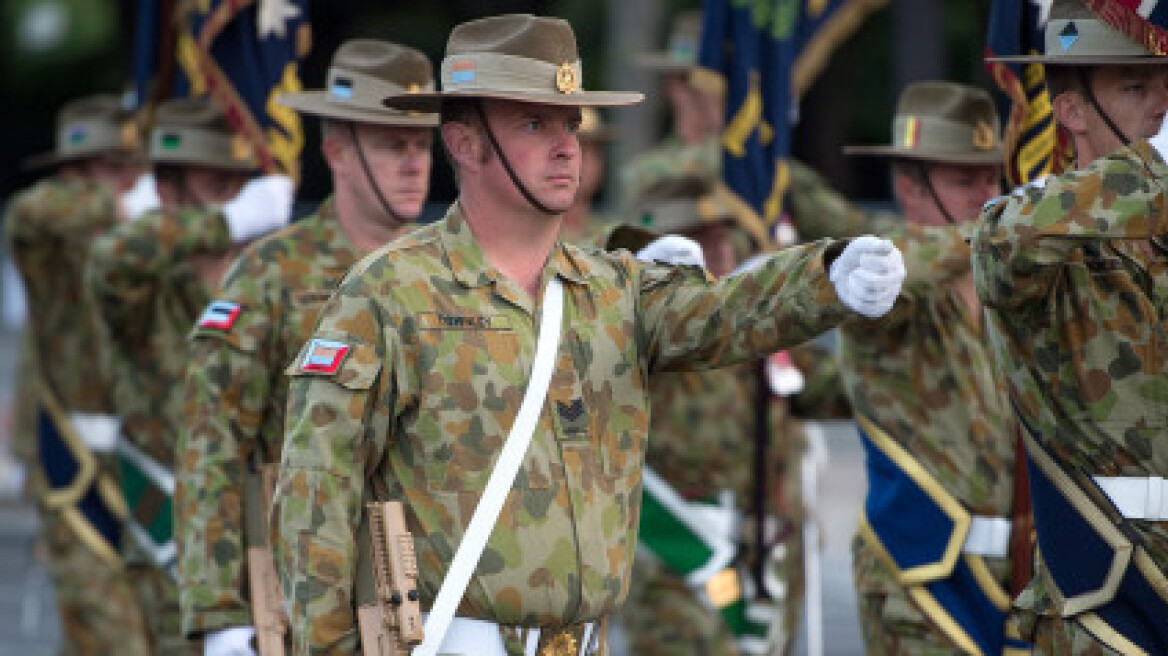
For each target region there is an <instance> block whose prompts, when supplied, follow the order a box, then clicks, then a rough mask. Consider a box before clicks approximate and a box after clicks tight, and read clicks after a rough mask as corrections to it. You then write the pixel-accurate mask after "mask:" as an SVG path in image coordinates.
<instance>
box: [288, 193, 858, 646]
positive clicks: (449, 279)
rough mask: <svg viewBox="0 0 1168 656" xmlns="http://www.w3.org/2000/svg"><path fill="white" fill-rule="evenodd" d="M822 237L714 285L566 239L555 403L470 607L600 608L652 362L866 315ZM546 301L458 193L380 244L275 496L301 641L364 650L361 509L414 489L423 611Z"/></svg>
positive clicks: (303, 408) (302, 402)
mask: <svg viewBox="0 0 1168 656" xmlns="http://www.w3.org/2000/svg"><path fill="white" fill-rule="evenodd" d="M841 245H842V244H838V243H836V244H831V243H826V242H825V243H817V244H812V245H808V246H805V247H800V248H795V249H790V250H788V251H784V252H783V253H780V254H777V255H775V256H773V257H772V258H771V259H770V260H769V261H768V262H766V263H764V264H763V265H762V266H761V267H760V268H759V269H758V270H756V271H753V272H751V273H747V274H742V275H738V276H735V277H733V278H730V279H728V280H726V281H724V282H722V283H719V284H714V283H712V282H711V281H710V280H709V279H707V278H706V277H705V275H704V273H703V272H702V271H701V270H700V269H698V268H695V267H665V266H659V265H646V264H643V263H640V262H638V261H636V260H635V259H634V258H633V257H632V256H631V255H630V254H628V253H627V252H618V253H616V254H611V255H610V254H605V253H603V252H601V251H595V250H584V249H580V248H577V247H574V246H569V245H562V244H561V245H559V246H557V247H556V248H555V249H554V251H553V253H552V254H551V256H550V258H549V260H548V263H547V265H546V266H545V269H544V274H543V278H544V280H543V281H542V282H541V287H542V286H543V285H546V282H547V279H548V278H549V277H550V276H558V277H559V278H560V279H561V280H562V281H563V282H564V295H565V302H564V305H565V318H564V329H563V339H562V342H561V344H560V347H559V351H558V356H557V367H556V371H555V373H554V374H553V376H552V381H551V385H550V388H549V391H548V398H547V400H546V402H545V404H544V407H543V412H542V414H541V416H540V419H539V423H538V426H537V428H536V430H535V433H534V436H533V439H532V442H531V446H530V447H529V449H528V451H527V454H526V458H525V461H524V464H523V466H522V468H521V470H520V473H519V475H518V477H517V478H516V480H515V484H514V488H513V490H512V491H511V493H510V495H509V496H510V498H509V499H508V501H507V503H506V505H505V507H504V509H503V512H502V514H501V516H500V518H499V521H498V524H497V525H496V530H495V531H494V532H493V533H492V535H491V537H490V540H489V543H488V546H487V549H486V550H485V552H484V554H483V556H482V559H481V560H480V562H479V566H478V575H477V577H476V578H474V579H473V580H472V583H471V585H470V588H469V589H468V591H467V594H466V597H465V598H464V600H463V604H462V607H461V608H460V611H459V612H460V614H461V615H465V616H470V617H478V618H483V619H488V620H493V621H497V622H500V623H502V624H507V625H562V624H565V623H572V622H580V621H587V620H592V619H595V618H598V617H601V616H604V615H606V614H608V613H610V612H612V610H613V609H614V608H615V607H616V606H617V605H618V604H619V603H620V602H621V600H622V599H623V597H624V595H625V592H626V590H627V577H628V569H629V565H630V563H631V561H632V556H633V547H634V545H635V542H636V532H637V522H638V510H639V504H640V489H639V481H640V471H641V463H642V461H643V458H644V449H645V441H646V436H647V432H648V427H649V399H648V392H647V382H648V377H649V375H651V374H654V373H657V372H661V371H671V370H680V369H683V368H700V367H711V366H718V365H725V364H731V363H734V362H741V361H745V360H747V359H749V358H752V357H758V356H759V355H761V354H763V353H769V352H771V351H774V350H777V349H780V348H783V347H784V346H788V345H790V344H793V343H798V342H802V341H804V340H806V339H808V338H811V337H813V336H815V335H816V334H818V333H820V332H822V331H823V330H826V329H828V328H831V327H832V326H834V325H836V324H837V323H838V322H840V321H841V320H843V319H844V318H846V317H848V316H850V312H849V311H848V310H846V309H845V308H844V307H843V306H842V305H841V304H840V303H839V301H838V300H837V299H836V296H835V291H834V289H833V288H832V286H831V283H830V282H829V281H828V280H827V276H826V271H825V270H824V260H825V258H828V259H830V257H831V255H832V253H834V252H835V251H836V249H837V248H839V246H841ZM533 305H534V302H533V301H532V299H531V298H529V296H528V294H527V293H526V292H524V291H523V290H521V289H520V288H518V287H517V286H516V285H515V284H514V283H512V282H511V281H509V280H507V279H506V278H503V277H502V276H501V275H500V274H499V273H498V272H497V271H495V270H494V269H493V268H492V267H490V266H489V265H488V264H487V262H486V260H485V257H484V255H483V252H482V250H481V249H480V247H479V245H478V243H477V242H476V241H475V239H474V237H473V235H472V233H471V231H470V228H469V227H468V226H467V225H466V223H465V221H464V219H463V218H462V216H461V213H460V211H459V210H458V206H457V204H456V205H454V206H453V207H452V209H451V210H450V212H449V213H448V214H447V217H446V218H445V219H444V220H442V221H440V222H438V223H436V224H432V225H430V226H427V227H425V228H422V229H421V230H418V231H416V232H414V233H413V234H412V235H410V236H407V237H404V238H402V239H400V240H398V241H397V242H395V243H393V244H391V245H389V246H386V247H384V248H382V249H380V250H378V251H376V252H375V253H373V254H372V255H370V256H368V257H366V258H365V259H364V260H363V261H362V262H361V263H359V264H358V265H357V266H355V267H354V269H353V270H352V272H350V274H349V276H348V277H347V278H346V280H345V281H344V282H343V283H342V284H341V286H340V288H339V289H338V291H337V292H336V294H335V295H334V296H333V298H332V299H331V300H330V301H329V302H328V303H327V304H326V305H325V308H324V310H323V311H322V313H321V320H320V324H319V326H318V327H317V330H316V333H315V335H314V338H313V340H312V341H310V342H309V343H308V344H307V345H306V346H305V349H304V351H302V353H301V354H300V355H299V356H298V357H297V360H296V361H295V362H293V364H292V365H291V366H290V367H289V369H288V371H289V375H291V376H292V378H293V380H292V383H291V387H290V390H289V402H288V419H287V428H286V430H287V435H286V440H285V444H284V453H283V458H282V461H281V473H280V480H279V483H278V485H277V489H276V498H275V502H274V508H273V522H274V523H275V526H274V532H276V533H278V543H277V545H276V547H277V548H276V551H277V553H276V559H277V567H278V568H279V569H280V570H281V582H282V584H283V586H284V590H285V592H286V594H287V595H288V596H289V597H290V599H289V602H290V604H291V613H290V615H291V619H292V625H293V634H294V641H295V644H296V649H298V650H300V651H301V652H302V653H310V652H311V653H334V652H335V653H352V651H353V649H354V648H355V643H356V634H355V627H354V601H353V600H354V596H353V592H354V590H353V584H354V582H353V579H352V572H354V568H355V556H356V546H355V544H354V541H355V535H354V529H355V527H357V525H358V523H359V521H360V520H361V517H362V514H363V513H362V504H363V503H365V502H368V501H372V500H386V499H394V498H396V499H403V500H404V501H405V502H406V505H407V507H408V510H407V521H408V523H409V525H410V528H411V531H412V532H413V533H414V536H415V541H416V550H417V555H418V565H419V574H420V584H419V588H420V592H421V595H422V606H423V608H427V607H429V605H430V604H431V603H432V601H433V599H434V597H435V595H436V593H437V590H438V587H439V585H440V583H441V581H442V578H443V576H444V575H445V570H446V566H447V564H448V563H449V562H450V560H451V558H452V557H453V552H454V550H455V549H456V548H457V545H458V544H459V542H460V541H461V539H462V532H463V530H464V529H465V526H466V525H467V524H468V523H469V521H470V518H471V515H472V514H473V511H474V508H475V505H476V504H477V501H478V497H479V494H480V493H481V491H482V489H483V487H484V486H485V484H486V481H487V479H488V478H489V476H490V472H491V469H492V467H493V459H494V456H495V454H496V453H497V451H498V450H499V448H500V446H501V443H502V441H503V439H504V438H505V436H506V434H507V431H508V429H509V428H510V423H511V422H512V420H513V419H514V417H515V414H516V411H517V409H518V405H519V402H520V400H521V398H522V396H523V390H524V388H525V386H526V383H527V379H528V372H529V370H530V367H531V359H532V353H533V350H534V342H535V339H534V333H535V330H536V320H535V318H534V317H535V308H534V307H533Z"/></svg>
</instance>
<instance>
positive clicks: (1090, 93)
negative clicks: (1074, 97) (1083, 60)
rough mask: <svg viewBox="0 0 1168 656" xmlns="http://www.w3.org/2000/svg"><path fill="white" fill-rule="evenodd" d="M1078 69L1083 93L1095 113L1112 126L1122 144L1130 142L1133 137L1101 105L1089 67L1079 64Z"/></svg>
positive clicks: (1109, 126)
mask: <svg viewBox="0 0 1168 656" xmlns="http://www.w3.org/2000/svg"><path fill="white" fill-rule="evenodd" d="M1078 71H1079V82H1081V83H1082V84H1083V93H1084V94H1085V95H1086V96H1087V102H1089V103H1091V106H1092V107H1094V108H1095V113H1096V114H1098V115H1099V118H1101V119H1103V122H1104V123H1106V124H1107V127H1108V128H1111V132H1112V134H1114V135H1115V138H1116V139H1119V143H1120V144H1122V145H1124V146H1126V145H1128V144H1130V143H1131V139H1128V138H1127V135H1125V134H1124V133H1123V131H1122V130H1120V129H1119V126H1117V125H1116V124H1115V121H1112V120H1111V117H1110V116H1108V115H1107V112H1105V111H1103V107H1101V106H1100V105H1099V100H1097V99H1096V98H1095V90H1094V89H1093V88H1092V87H1091V76H1090V75H1088V72H1087V68H1086V67H1084V66H1079V67H1078Z"/></svg>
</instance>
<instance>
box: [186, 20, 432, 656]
mask: <svg viewBox="0 0 1168 656" xmlns="http://www.w3.org/2000/svg"><path fill="white" fill-rule="evenodd" d="M411 89H413V90H417V91H432V90H433V89H434V77H433V73H432V67H431V65H430V62H429V60H428V59H427V58H426V56H425V55H423V54H422V53H420V52H418V51H417V50H414V49H413V48H407V47H404V46H400V45H397V44H393V43H387V42H383V41H371V40H353V41H349V42H346V43H345V44H343V45H342V46H341V47H340V48H339V49H338V50H337V52H336V54H335V55H334V56H333V61H332V65H331V67H330V68H329V73H328V80H327V84H326V88H325V89H323V90H319V91H308V92H304V93H299V94H293V95H289V96H283V97H281V98H280V102H281V103H282V104H285V105H288V106H290V107H293V108H294V109H297V110H299V111H301V112H303V113H305V114H308V115H312V116H318V117H320V119H321V122H322V133H323V140H322V144H321V150H322V152H323V153H324V156H325V159H326V161H327V163H328V164H329V167H330V169H331V170H332V173H333V187H334V189H335V192H334V196H333V197H332V198H330V199H328V200H326V201H325V202H324V204H323V205H322V206H321V208H320V209H319V210H318V211H317V213H316V214H315V215H313V216H311V217H309V218H306V219H304V220H301V221H299V222H297V223H296V224H295V225H293V226H292V227H290V228H288V229H286V230H283V231H281V232H279V233H277V234H275V235H273V236H271V237H269V238H268V239H265V240H264V241H263V242H261V243H259V244H256V245H255V246H252V247H251V248H249V249H247V250H246V251H244V253H243V255H242V256H241V257H240V258H239V259H238V260H237V261H236V262H235V264H234V265H233V267H232V268H231V270H230V272H229V273H228V274H227V276H226V278H225V279H224V281H223V286H222V288H221V289H220V291H219V292H218V293H217V295H216V300H215V301H214V302H212V303H211V305H209V306H208V308H207V310H206V311H205V312H204V314H203V319H202V320H200V321H199V323H198V325H197V327H196V328H195V330H194V333H193V334H192V342H191V366H190V367H189V374H188V378H187V394H186V396H187V398H188V400H189V401H190V403H191V406H190V408H189V411H188V417H189V426H188V427H187V428H185V429H184V430H183V432H182V441H181V442H180V445H179V454H180V455H179V459H178V463H177V467H178V491H177V494H176V503H177V505H176V508H177V517H178V526H179V531H178V538H179V539H178V545H179V554H180V555H179V574H180V577H181V578H180V600H181V603H182V609H183V629H184V631H185V632H186V633H187V634H197V633H208V634H211V635H210V636H209V637H208V638H207V645H208V648H207V653H208V654H212V653H229V652H220V651H215V650H213V649H212V647H213V646H217V645H219V644H221V643H223V644H227V643H234V642H236V641H239V642H245V643H246V641H247V639H248V638H250V634H252V633H254V632H255V629H254V628H252V627H256V628H258V629H259V630H260V632H261V634H263V633H264V632H265V631H266V630H272V629H271V628H270V627H265V626H263V623H264V621H265V617H264V616H263V614H261V612H260V609H259V606H260V605H261V604H260V602H261V601H266V602H267V606H269V607H270V609H269V610H270V611H271V612H276V613H282V607H283V599H282V597H281V596H280V595H279V590H278V589H276V590H275V591H274V592H275V597H276V598H275V599H271V600H257V599H254V598H252V593H253V592H254V591H257V590H259V589H260V588H257V587H255V586H251V587H249V584H248V582H249V578H251V579H253V580H254V579H255V578H256V577H257V576H259V575H260V573H259V572H257V571H249V567H253V568H254V567H256V566H257V565H264V566H268V567H270V566H271V565H272V564H271V563H270V558H271V552H270V550H268V549H265V548H264V547H266V545H267V543H268V539H267V516H266V512H265V510H266V507H267V505H268V504H269V503H270V498H266V497H262V498H253V496H259V495H255V494H254V493H255V492H261V493H266V490H264V488H263V486H262V485H260V484H256V483H255V482H253V483H251V484H250V485H249V484H248V483H247V481H248V479H252V480H253V481H254V480H256V479H261V478H262V476H261V474H262V473H264V470H266V469H268V468H273V467H275V466H276V465H277V464H278V463H279V460H280V450H281V448H282V447H283V442H284V408H285V405H286V398H287V385H288V381H287V378H285V376H284V368H285V366H286V365H287V363H288V362H291V361H292V360H293V359H294V358H295V356H296V353H297V352H298V351H299V350H300V347H301V346H302V345H303V344H304V342H305V341H306V340H307V339H308V337H310V336H311V332H312V329H313V328H314V327H315V325H316V319H317V314H318V313H319V312H320V308H321V306H322V305H323V304H324V301H325V300H327V299H328V297H329V294H330V293H331V291H332V290H333V289H334V288H335V287H336V286H337V284H339V283H340V281H341V278H343V277H344V274H345V272H347V271H348V270H349V268H350V267H351V266H352V265H353V264H355V263H356V262H357V261H358V260H359V259H361V257H362V256H363V255H364V254H365V253H368V252H370V251H372V250H374V249H375V248H377V247H378V246H380V245H382V244H385V243H388V242H390V241H392V240H394V239H396V238H397V237H399V236H401V235H403V234H405V233H406V232H407V231H409V230H410V229H412V228H413V227H414V222H415V221H416V220H417V218H418V215H419V214H420V213H421V211H422V208H423V205H424V203H425V200H426V193H427V190H428V188H429V180H430V159H431V150H432V148H431V147H432V142H433V132H434V131H433V128H434V127H436V126H437V125H438V116H437V115H436V114H413V113H406V112H402V111H395V110H390V109H386V108H385V107H383V106H382V105H381V100H382V98H383V97H385V96H386V95H390V94H395V93H400V92H406V91H409V90H411ZM257 546H258V547H260V550H259V553H256V552H255V551H254V550H255V549H256V547H257ZM257 558H266V559H268V560H267V561H266V562H263V563H257V561H256V559H257ZM273 575H274V572H273ZM282 630H283V627H282V626H281V627H278V629H276V631H277V634H278V635H279V634H281V633H282ZM216 632H217V633H216ZM261 638H263V636H262V635H261ZM261 645H263V640H261ZM264 656H268V654H265V655H264Z"/></svg>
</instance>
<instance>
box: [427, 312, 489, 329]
mask: <svg viewBox="0 0 1168 656" xmlns="http://www.w3.org/2000/svg"><path fill="white" fill-rule="evenodd" d="M418 328H419V329H421V330H511V322H510V321H508V320H507V317H504V316H501V315H500V316H486V315H482V314H450V313H446V312H422V313H421V314H419V315H418Z"/></svg>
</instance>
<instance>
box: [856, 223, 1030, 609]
mask: <svg viewBox="0 0 1168 656" xmlns="http://www.w3.org/2000/svg"><path fill="white" fill-rule="evenodd" d="M963 228H964V226H947V227H944V228H922V227H920V226H916V225H910V226H905V227H903V228H902V229H901V230H900V231H899V234H895V235H891V237H892V239H893V240H894V242H895V243H896V245H897V247H899V248H900V249H901V253H903V255H904V262H905V269H906V270H907V276H906V278H905V282H904V285H903V286H902V287H901V290H902V291H901V295H900V298H899V299H898V300H897V303H896V307H895V308H894V309H893V310H892V311H891V312H889V313H888V314H887V315H885V317H883V318H882V319H880V320H874V321H872V320H858V321H856V322H854V323H852V324H850V325H847V326H845V327H843V328H842V329H841V330H840V334H841V339H840V351H839V361H840V368H841V371H842V374H843V378H844V384H845V387H846V388H847V391H848V395H849V396H850V397H851V399H852V405H853V407H854V408H855V412H856V414H857V415H858V416H862V417H866V418H867V419H869V420H871V421H872V422H873V423H874V424H876V425H877V426H879V427H880V428H881V429H883V430H884V431H885V432H886V433H887V434H888V435H889V436H890V437H891V438H892V439H893V440H895V442H896V443H897V444H898V445H899V446H901V447H903V448H904V449H905V450H906V451H908V452H909V453H911V454H912V455H913V456H914V458H915V460H916V461H917V462H918V463H919V464H920V465H921V466H922V467H923V468H924V470H925V471H926V472H927V473H928V474H929V476H931V477H932V478H933V479H934V480H936V481H937V482H938V483H940V484H941V486H942V487H944V489H945V490H946V491H947V492H948V493H949V494H951V495H952V496H953V497H954V498H956V499H957V500H958V501H959V502H960V503H961V504H962V506H964V507H965V508H966V509H967V510H969V512H970V513H971V514H973V515H980V516H990V517H1009V516H1010V514H1011V510H1012V505H1013V500H1014V486H1013V485H1012V481H1013V475H1014V468H1013V467H1014V465H1013V463H1014V455H1015V453H1016V449H1017V446H1016V434H1015V426H1014V422H1013V412H1012V411H1011V409H1010V402H1009V399H1008V397H1007V395H1006V390H1005V383H1004V381H1003V380H1002V376H1001V375H1000V374H999V370H998V369H997V368H996V364H995V363H994V362H993V360H992V358H991V356H990V351H989V347H988V344H987V343H986V339H985V336H984V335H983V331H982V325H981V324H982V321H981V312H980V311H975V310H973V309H971V308H970V307H969V305H967V304H966V302H965V301H964V300H963V299H962V298H961V296H960V294H959V292H958V291H957V289H956V288H955V287H954V285H955V283H957V282H958V281H959V280H960V279H962V278H964V277H965V276H967V275H968V274H969V272H970V252H969V247H968V245H967V244H966V242H965V239H964V235H963V232H962V230H963ZM987 564H988V565H989V566H990V567H991V569H992V570H993V571H994V572H995V573H996V574H997V575H998V576H999V583H1001V584H1003V585H1005V584H1007V583H1008V582H1009V562H1008V559H997V558H995V559H990V560H987ZM867 583H868V584H871V585H872V586H874V587H876V588H879V587H881V585H882V582H879V581H868V582H867ZM883 583H886V584H892V581H891V580H890V581H886V582H883Z"/></svg>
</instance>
